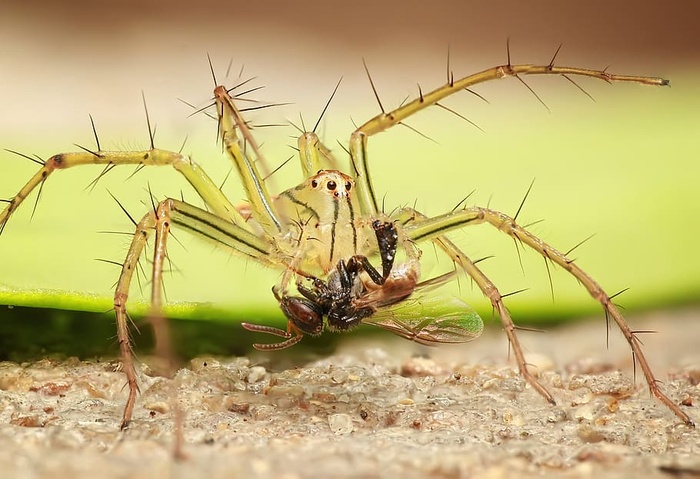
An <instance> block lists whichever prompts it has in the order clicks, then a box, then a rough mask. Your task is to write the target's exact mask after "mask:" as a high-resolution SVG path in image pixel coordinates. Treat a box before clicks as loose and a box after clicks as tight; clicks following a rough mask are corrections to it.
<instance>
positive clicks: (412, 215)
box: [395, 208, 555, 404]
mask: <svg viewBox="0 0 700 479" xmlns="http://www.w3.org/2000/svg"><path fill="white" fill-rule="evenodd" d="M395 219H396V220H397V221H399V222H401V223H402V224H403V225H404V227H407V226H408V225H411V224H413V223H414V222H416V221H417V222H418V223H420V222H421V221H426V220H428V219H429V218H428V217H427V216H426V215H424V214H423V213H421V212H419V211H417V210H415V209H413V208H402V209H401V210H400V211H399V212H398V214H397V215H396V217H395ZM431 241H432V242H433V243H435V244H436V245H437V246H438V247H439V248H440V249H442V250H443V251H444V252H445V253H446V254H447V255H448V256H449V257H450V259H451V260H452V261H453V262H454V264H456V265H457V266H459V268H460V269H461V270H462V271H464V273H465V274H466V275H467V276H469V277H470V278H471V279H472V280H473V281H474V282H475V283H476V285H477V286H478V287H479V289H480V290H481V292H482V293H483V294H484V296H486V297H487V298H488V299H489V301H490V302H491V305H492V307H493V308H494V310H495V311H496V312H498V317H499V318H500V319H501V324H502V325H503V330H504V331H505V333H506V336H507V337H508V342H509V343H510V345H511V347H512V348H513V354H514V355H515V361H516V363H517V365H518V370H519V371H520V375H521V376H523V378H525V380H526V381H527V382H528V383H529V384H530V385H531V386H532V387H533V388H534V389H535V390H536V391H537V392H538V393H540V394H541V395H542V396H543V397H544V398H545V399H546V400H547V401H548V402H549V403H551V404H554V403H555V401H554V398H553V397H552V395H551V394H550V392H549V391H547V389H546V388H545V387H544V386H543V385H542V384H541V383H540V382H539V381H538V380H537V378H536V377H535V376H534V375H533V374H532V373H531V372H530V370H529V369H528V368H527V362H526V360H525V355H524V353H523V348H522V345H521V344H520V340H519V339H518V336H517V334H516V332H515V330H516V327H515V323H513V319H512V318H511V317H510V313H509V311H508V309H507V308H506V307H505V305H504V303H503V296H502V295H501V293H500V292H499V290H498V288H497V287H496V285H495V284H493V282H492V281H491V280H490V279H489V278H488V277H487V276H486V275H485V274H484V273H483V272H482V271H481V270H480V269H479V267H478V266H477V265H476V264H475V263H474V262H473V261H472V260H471V259H470V258H469V257H468V256H467V255H466V254H465V253H464V252H463V251H462V250H461V249H460V248H459V247H457V245H455V244H454V243H453V242H452V241H451V240H449V239H448V238H447V237H446V236H442V235H439V236H435V237H434V238H431Z"/></svg>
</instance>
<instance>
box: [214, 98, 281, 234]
mask: <svg viewBox="0 0 700 479" xmlns="http://www.w3.org/2000/svg"><path fill="white" fill-rule="evenodd" d="M214 99H215V100H216V110H217V115H218V117H219V136H220V138H221V139H222V141H223V145H224V148H225V149H226V151H227V152H228V154H229V156H230V158H231V159H232V160H233V163H234V165H235V166H236V169H237V170H238V174H239V176H240V177H241V181H242V182H243V188H244V189H245V191H246V197H247V199H248V201H249V202H250V211H251V214H252V216H253V219H254V220H255V221H256V222H257V223H258V224H259V225H260V226H261V227H262V229H263V230H264V231H265V232H266V233H267V234H269V235H275V234H279V233H281V232H282V231H283V229H284V226H283V225H282V221H281V219H280V218H279V217H278V215H277V213H276V212H275V209H274V207H273V205H272V197H271V196H270V193H269V192H268V191H267V186H266V185H265V182H264V181H263V178H264V177H263V175H261V174H260V171H258V167H257V164H256V163H257V160H258V159H259V158H262V153H261V152H260V148H259V146H258V144H257V142H256V141H255V139H254V138H253V135H252V133H251V132H250V128H249V127H248V125H247V123H246V122H245V120H244V118H243V116H242V115H241V112H240V111H239V109H238V107H237V106H236V105H235V104H234V102H233V99H232V98H231V96H230V95H229V93H228V91H227V90H226V88H225V87H223V86H221V85H218V86H217V87H216V88H215V89H214ZM239 132H240V136H239ZM251 155H252V156H254V157H251Z"/></svg>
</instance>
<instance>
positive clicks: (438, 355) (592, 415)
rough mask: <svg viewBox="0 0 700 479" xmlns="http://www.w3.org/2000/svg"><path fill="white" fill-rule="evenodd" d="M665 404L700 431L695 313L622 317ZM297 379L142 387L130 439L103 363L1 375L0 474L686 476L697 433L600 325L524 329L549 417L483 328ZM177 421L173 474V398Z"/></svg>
mask: <svg viewBox="0 0 700 479" xmlns="http://www.w3.org/2000/svg"><path fill="white" fill-rule="evenodd" d="M631 323H632V324H633V327H635V328H637V329H655V330H658V331H659V333H658V334H655V335H646V336H645V337H644V342H645V346H646V351H647V353H648V354H649V357H650V360H651V363H652V365H653V367H654V369H655V371H656V372H657V375H658V377H659V378H660V379H661V380H662V381H663V382H664V389H665V390H666V391H667V392H668V394H669V395H670V397H671V398H672V399H673V400H674V401H677V402H682V403H683V404H685V405H686V406H684V409H685V410H686V411H687V412H688V413H689V414H690V415H691V417H692V418H693V419H694V420H695V421H696V422H698V423H700V413H699V412H698V405H699V404H700V386H699V385H698V383H699V382H700V349H698V347H697V344H698V339H699V338H700V311H698V310H685V311H673V312H665V313H654V314H649V315H646V316H644V317H641V316H637V317H633V318H632V321H631ZM348 338H349V339H348V341H347V342H343V343H341V346H340V347H339V350H338V351H337V353H336V354H334V355H332V356H328V357H324V358H321V359H317V360H309V361H308V362H303V363H301V364H299V365H298V367H291V368H288V367H284V368H283V367H282V366H280V364H276V361H279V358H280V357H281V356H280V355H279V353H275V354H270V353H268V354H265V355H262V354H256V355H253V356H251V357H246V358H206V357H200V358H197V359H195V360H193V361H191V362H190V363H188V364H187V367H186V368H183V369H181V370H180V371H179V372H178V373H177V375H176V376H175V378H174V379H173V380H166V379H163V378H159V377H151V376H149V374H148V371H149V370H148V367H146V366H144V367H143V368H142V373H141V378H140V379H141V396H140V398H139V400H138V403H137V407H136V411H135V415H134V416H135V418H134V421H133V424H132V426H131V427H130V429H129V430H127V431H125V432H120V431H119V428H118V426H119V421H120V418H121V412H122V407H123V404H124V400H125V397H126V395H125V391H124V388H123V385H124V380H123V377H122V375H121V374H120V373H119V372H115V368H116V367H117V366H118V361H108V360H106V361H103V362H97V361H93V362H80V361H78V360H77V359H75V360H72V359H71V360H66V361H62V362H56V361H51V360H41V361H37V362H34V363H24V364H16V363H10V362H5V363H0V471H1V472H0V475H1V476H2V477H13V478H25V477H26V478H39V477H51V478H54V479H60V478H64V477H66V478H68V477H70V478H80V477H103V478H120V477H129V478H140V477H144V478H146V477H148V478H159V477H193V478H198V477H206V478H212V479H213V478H219V477H222V478H223V477H260V478H267V477H271V478H272V477H274V478H296V477H402V478H414V477H415V478H418V477H445V478H452V477H488V478H497V477H535V476H538V477H542V476H554V475H556V476H557V477H600V476H601V475H603V474H605V476H606V477H645V478H646V477H671V476H674V477H699V476H700V432H699V431H698V429H692V428H689V427H687V426H684V425H683V424H681V423H680V422H679V421H678V419H677V418H676V417H675V416H673V415H672V414H671V413H670V412H669V411H668V410H667V409H666V408H665V407H663V406H662V405H660V404H659V403H658V402H656V401H655V400H654V399H652V398H650V396H649V393H648V391H647V389H646V387H645V384H644V383H643V379H641V376H640V375H638V377H637V381H636V384H635V382H634V381H633V378H632V371H631V364H630V363H631V362H630V356H629V353H628V351H627V350H626V348H625V345H624V344H623V343H622V340H621V339H620V337H619V334H617V333H615V332H613V333H612V334H611V345H610V348H609V349H606V346H605V329H604V326H603V324H602V320H599V321H590V322H585V323H577V324H575V325H572V326H568V327H564V328H559V329H556V330H554V331H550V332H548V333H545V334H538V333H534V332H532V333H523V335H522V338H523V341H524V343H525V344H526V345H527V347H528V353H529V354H530V359H531V361H532V362H533V363H534V364H536V365H538V366H539V367H540V377H541V380H542V382H543V383H544V384H545V385H546V386H547V388H548V389H549V390H550V391H551V392H552V393H553V395H554V397H555V398H556V400H557V403H558V405H557V406H550V405H549V404H547V403H546V402H545V401H544V400H542V398H541V397H540V396H538V395H537V394H536V393H535V392H534V391H533V390H532V389H531V388H530V387H529V386H527V385H526V384H525V382H524V381H523V380H522V379H521V378H520V377H519V376H518V374H517V373H516V372H515V371H514V369H513V367H512V364H510V363H509V362H508V359H507V348H506V343H505V339H504V336H503V335H502V334H501V333H500V332H499V331H496V330H495V329H494V330H493V331H487V332H486V333H485V334H484V337H482V338H480V339H479V340H477V341H475V342H474V343H471V344H470V345H468V346H466V347H464V346H462V347H458V348H456V347H441V348H431V349H426V348H422V347H419V346H416V345H414V344H412V343H410V342H408V341H403V340H399V339H396V338H394V337H392V336H391V335H380V336H377V337H374V338H370V339H367V338H365V337H360V338H353V336H352V335H349V336H348ZM175 390H177V392H178V393H177V395H178V399H179V402H180V404H181V405H182V408H183V409H184V411H185V414H186V418H185V433H184V435H185V442H186V444H185V446H184V450H185V454H186V456H187V459H186V460H183V461H175V460H174V459H173V458H172V455H171V450H172V445H173V424H174V422H173V413H172V411H173V408H172V405H173V401H172V400H171V398H172V396H173V391H175Z"/></svg>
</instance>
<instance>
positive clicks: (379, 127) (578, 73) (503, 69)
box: [350, 50, 669, 216]
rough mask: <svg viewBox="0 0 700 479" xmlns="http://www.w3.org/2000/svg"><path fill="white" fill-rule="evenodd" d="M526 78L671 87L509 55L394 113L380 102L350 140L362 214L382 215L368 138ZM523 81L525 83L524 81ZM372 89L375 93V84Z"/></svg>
mask: <svg viewBox="0 0 700 479" xmlns="http://www.w3.org/2000/svg"><path fill="white" fill-rule="evenodd" d="M557 52H558V50H557ZM555 57H556V54H555ZM524 75H558V76H563V77H564V78H566V79H567V80H570V81H573V80H571V77H591V78H596V79H598V80H603V81H606V82H608V83H611V82H632V83H641V84H644V85H653V86H665V85H668V84H669V81H668V80H664V79H663V78H652V77H642V76H630V75H615V74H612V73H608V72H606V71H605V70H591V69H586V68H576V67H563V66H562V67H560V66H556V65H554V58H552V61H551V62H550V63H549V64H548V65H511V63H510V53H509V54H508V63H507V64H506V65H500V66H496V67H493V68H489V69H487V70H484V71H482V72H479V73H475V74H473V75H469V76H466V77H464V78H461V79H459V80H454V78H452V77H451V76H450V78H448V81H447V83H446V84H445V85H443V86H441V87H440V88H437V89H435V90H433V91H431V92H428V93H421V94H420V96H419V97H418V98H416V99H415V100H413V101H411V102H408V103H405V104H404V105H402V106H400V107H399V108H397V109H395V110H392V111H389V112H386V111H384V108H383V107H382V105H381V102H379V104H380V107H381V108H382V112H381V113H380V114H379V115H377V116H375V117H374V118H372V119H370V120H369V121H367V122H366V123H365V124H363V125H362V126H360V127H359V128H358V129H357V130H355V132H354V133H353V134H352V136H351V137H350V158H351V161H352V166H353V169H354V174H355V181H356V183H357V193H358V198H359V202H360V207H361V209H362V213H363V214H364V215H365V216H372V215H374V214H376V213H377V211H379V205H378V204H377V197H376V194H375V192H374V187H373V185H372V180H371V177H370V172H369V165H368V156H367V140H368V139H369V137H371V136H373V135H376V134H377V133H380V132H382V131H386V130H388V129H389V128H391V127H393V126H395V125H398V124H400V123H401V122H402V121H404V120H405V119H407V118H408V117H410V116H411V115H414V114H416V113H418V112H419V111H421V110H424V109H426V108H428V107H430V106H433V105H438V106H442V105H440V103H439V102H440V100H443V99H445V98H446V97H448V96H450V95H453V94H455V93H457V92H460V91H462V90H466V89H469V88H470V87H472V86H474V85H478V84H480V83H484V82H488V81H491V80H498V79H501V78H507V77H515V78H518V79H520V76H524ZM520 80H521V81H522V79H520ZM370 82H371V78H370ZM372 88H373V89H374V85H373V84H372ZM374 91H375V95H376V96H377V99H379V96H378V95H377V92H376V90H374Z"/></svg>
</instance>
